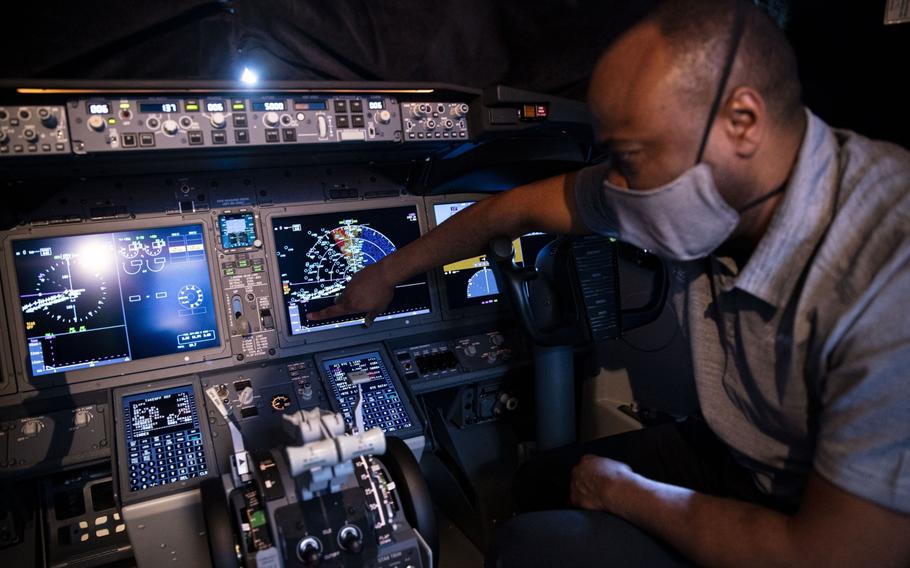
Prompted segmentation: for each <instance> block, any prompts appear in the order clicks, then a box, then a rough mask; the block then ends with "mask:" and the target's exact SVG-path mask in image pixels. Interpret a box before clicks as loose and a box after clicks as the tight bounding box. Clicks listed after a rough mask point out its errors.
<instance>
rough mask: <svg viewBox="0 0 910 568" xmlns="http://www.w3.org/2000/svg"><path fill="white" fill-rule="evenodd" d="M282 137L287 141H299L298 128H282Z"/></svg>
mask: <svg viewBox="0 0 910 568" xmlns="http://www.w3.org/2000/svg"><path fill="white" fill-rule="evenodd" d="M281 138H282V139H283V140H284V141H285V142H296V141H297V130H296V129H294V128H282V129H281Z"/></svg>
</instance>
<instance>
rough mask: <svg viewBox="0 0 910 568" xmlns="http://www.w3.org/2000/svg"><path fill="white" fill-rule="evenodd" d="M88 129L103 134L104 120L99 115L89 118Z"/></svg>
mask: <svg viewBox="0 0 910 568" xmlns="http://www.w3.org/2000/svg"><path fill="white" fill-rule="evenodd" d="M88 127H89V128H91V129H92V130H94V131H95V132H101V131H102V130H104V118H102V117H101V116H99V115H97V114H93V115H92V116H90V117H88Z"/></svg>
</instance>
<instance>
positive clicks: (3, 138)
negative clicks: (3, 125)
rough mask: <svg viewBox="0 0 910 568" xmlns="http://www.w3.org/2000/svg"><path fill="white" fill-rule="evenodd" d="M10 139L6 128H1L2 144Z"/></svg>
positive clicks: (0, 140) (0, 138)
mask: <svg viewBox="0 0 910 568" xmlns="http://www.w3.org/2000/svg"><path fill="white" fill-rule="evenodd" d="M7 141H9V136H8V135H7V134H6V131H5V130H0V144H6V143H7Z"/></svg>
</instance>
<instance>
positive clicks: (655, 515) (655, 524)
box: [610, 475, 799, 566]
mask: <svg viewBox="0 0 910 568" xmlns="http://www.w3.org/2000/svg"><path fill="white" fill-rule="evenodd" d="M613 493H614V496H613V497H611V498H610V505H611V506H610V510H611V512H613V513H615V514H618V515H620V516H622V517H623V518H625V519H626V520H628V521H629V522H631V523H633V524H635V525H638V526H640V527H642V528H644V529H646V530H648V531H650V532H651V533H653V534H655V535H657V536H658V537H660V538H662V539H663V540H665V541H667V542H668V543H670V544H671V545H672V546H674V547H675V548H676V549H678V550H679V551H680V552H682V553H683V554H684V555H685V556H687V557H688V558H690V559H691V560H694V561H695V562H696V563H698V564H701V565H706V566H778V565H789V564H791V563H793V562H794V561H798V556H799V550H796V547H794V546H793V545H792V539H791V534H792V533H791V531H790V530H789V524H790V522H791V518H790V517H787V516H785V515H783V514H781V513H778V512H776V511H773V510H771V509H767V508H765V507H761V506H758V505H753V504H751V503H746V502H742V501H736V500H733V499H724V498H720V497H713V496H710V495H705V494H703V493H697V492H695V491H691V490H689V489H684V488H681V487H676V486H673V485H667V484H665V483H659V482H656V481H651V480H649V479H646V478H644V477H642V476H639V475H633V476H631V477H629V478H628V479H627V480H625V481H624V482H622V483H621V484H619V485H617V486H616V487H615V488H614V492H613Z"/></svg>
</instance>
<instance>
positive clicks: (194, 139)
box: [187, 130, 205, 146]
mask: <svg viewBox="0 0 910 568" xmlns="http://www.w3.org/2000/svg"><path fill="white" fill-rule="evenodd" d="M187 140H189V143H190V145H191V146H199V145H201V144H203V143H204V142H205V139H204V138H203V136H202V131H201V130H191V131H190V132H188V133H187Z"/></svg>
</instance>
